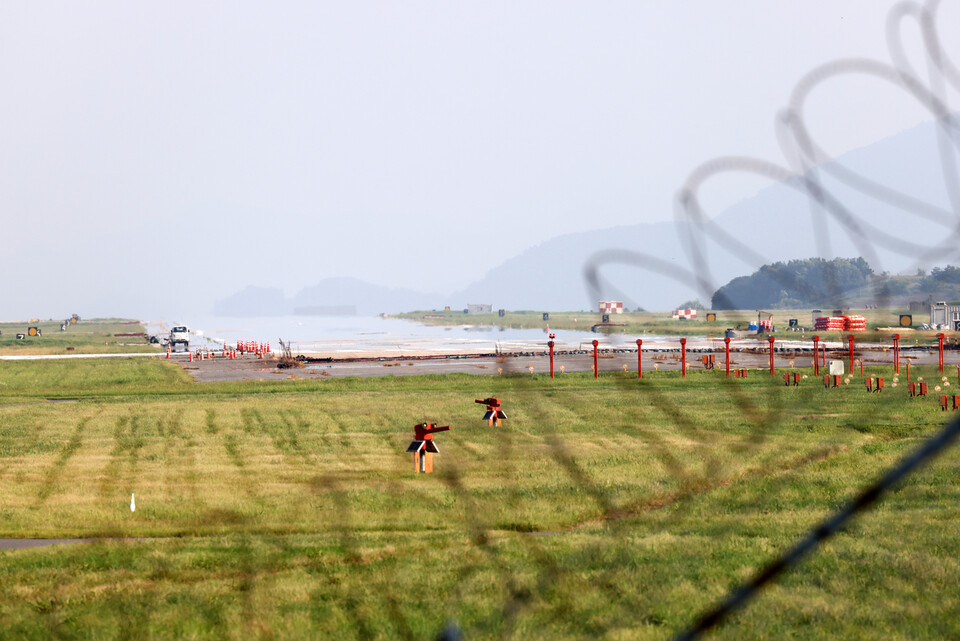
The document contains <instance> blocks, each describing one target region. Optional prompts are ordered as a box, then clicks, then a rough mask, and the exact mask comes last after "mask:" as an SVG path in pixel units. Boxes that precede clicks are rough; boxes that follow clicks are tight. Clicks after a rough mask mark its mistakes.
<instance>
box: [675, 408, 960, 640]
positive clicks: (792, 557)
mask: <svg viewBox="0 0 960 641" xmlns="http://www.w3.org/2000/svg"><path fill="white" fill-rule="evenodd" d="M958 435H960V418H956V419H954V420H953V421H951V422H950V423H947V425H946V426H945V427H944V428H943V429H942V430H941V431H940V432H939V433H938V434H937V435H936V436H933V437H931V438H930V439H928V440H927V441H926V442H925V443H924V444H923V445H921V446H920V447H919V448H917V449H916V450H915V451H914V452H913V453H912V454H910V455H909V456H906V457H904V458H903V459H902V460H901V461H900V462H899V463H898V464H897V465H896V466H894V467H893V468H891V469H890V471H888V472H887V473H886V474H885V475H884V476H882V477H881V478H880V479H879V480H878V481H877V482H876V483H874V484H873V485H871V486H870V487H868V488H867V489H866V490H864V491H863V492H861V493H860V495H859V496H857V498H855V499H854V500H852V501H850V503H848V504H847V505H846V506H845V507H844V508H843V509H842V510H840V511H839V512H837V513H836V514H834V515H833V516H831V517H830V518H828V519H827V520H826V521H824V522H823V523H821V524H820V525H818V526H817V527H816V528H814V529H813V531H812V532H810V534H808V535H807V536H806V538H804V539H803V540H802V541H800V542H799V543H798V544H797V545H795V546H794V547H793V548H792V549H791V550H789V551H788V552H787V553H786V554H784V555H783V556H781V557H780V558H778V559H777V560H775V561H774V562H773V563H771V564H769V565H768V566H767V567H765V568H764V569H763V570H762V571H761V572H760V573H759V574H757V576H755V577H754V578H753V579H751V580H750V581H748V582H747V583H745V584H743V585H742V586H740V587H739V588H737V589H736V590H734V591H733V592H731V593H730V595H729V596H728V597H727V598H726V599H724V600H723V602H721V603H720V604H719V605H718V606H717V607H716V608H714V609H713V610H710V611H709V612H707V613H706V614H704V615H703V616H702V617H700V620H698V621H697V622H696V624H694V626H693V627H691V628H690V629H688V630H686V631H685V632H683V633H682V634H680V635H678V636H677V637H675V640H676V641H691V640H692V639H697V638H700V636H701V635H702V634H703V633H704V632H706V631H707V630H709V629H710V628H713V627H714V626H716V625H718V624H719V623H720V622H722V621H723V620H724V619H725V618H726V616H727V615H728V614H730V613H731V612H733V611H734V610H736V609H737V608H739V607H741V606H743V605H745V604H746V603H747V602H749V601H750V600H751V599H752V598H754V597H755V596H756V595H757V592H758V591H759V590H760V588H762V587H763V586H764V585H766V584H767V583H770V582H771V581H773V580H774V579H776V578H777V577H778V576H779V575H781V574H782V573H784V572H785V571H787V570H788V569H790V568H791V567H792V566H794V565H796V564H797V563H798V562H800V561H801V560H802V559H803V557H805V556H806V555H807V554H809V553H810V552H813V551H814V550H815V549H816V548H817V546H818V545H820V544H821V543H822V542H823V541H826V540H827V539H829V538H830V537H831V536H833V535H834V534H836V533H837V532H838V531H840V529H841V528H842V527H843V526H844V525H845V524H846V522H847V521H849V520H850V519H851V518H853V517H854V516H856V515H857V514H858V513H859V512H862V511H864V510H866V509H867V508H869V507H870V506H871V505H873V504H874V503H875V502H876V501H877V500H878V499H879V498H880V497H881V496H882V495H883V493H884V492H886V491H887V490H889V489H890V488H891V487H893V486H894V485H896V484H897V483H898V482H899V481H900V480H901V479H903V477H905V476H907V475H908V474H910V473H911V472H912V471H914V470H915V469H916V468H917V467H919V466H920V465H922V464H924V463H926V462H927V461H928V460H930V459H932V458H933V457H934V456H936V455H937V454H939V453H940V452H942V451H943V450H945V449H946V448H948V447H949V446H950V445H951V444H952V443H953V442H954V441H955V440H956V438H957V436H958Z"/></svg>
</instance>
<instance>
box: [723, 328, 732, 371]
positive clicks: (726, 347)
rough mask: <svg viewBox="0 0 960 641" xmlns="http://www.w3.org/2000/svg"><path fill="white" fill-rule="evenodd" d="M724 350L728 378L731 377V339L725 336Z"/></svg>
mask: <svg viewBox="0 0 960 641" xmlns="http://www.w3.org/2000/svg"><path fill="white" fill-rule="evenodd" d="M723 349H724V351H725V352H726V359H727V376H730V337H729V336H724V338H723Z"/></svg>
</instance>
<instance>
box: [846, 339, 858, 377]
mask: <svg viewBox="0 0 960 641" xmlns="http://www.w3.org/2000/svg"><path fill="white" fill-rule="evenodd" d="M848 340H849V341H850V373H851V374H856V372H855V371H854V368H853V360H854V351H853V341H854V340H855V337H854V335H853V334H850V336H849V338H848Z"/></svg>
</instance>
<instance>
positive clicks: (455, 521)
mask: <svg viewBox="0 0 960 641" xmlns="http://www.w3.org/2000/svg"><path fill="white" fill-rule="evenodd" d="M916 371H917V370H916V368H915V369H914V370H913V372H912V373H913V375H914V376H916V375H917V374H916V373H915V372H916ZM920 375H923V376H924V377H925V378H926V379H927V380H928V381H933V380H935V379H938V376H937V375H936V373H935V371H934V369H932V368H929V369H922V371H920ZM634 376H635V374H634ZM953 384H954V385H956V381H953ZM888 385H889V382H888ZM949 389H950V390H957V391H960V390H958V389H957V388H956V387H951V388H949ZM931 392H932V390H931ZM489 395H493V396H498V397H500V398H502V399H503V403H504V410H505V411H506V413H507V415H508V416H509V419H508V420H507V421H506V422H505V425H504V427H502V428H491V427H488V426H487V425H486V424H485V423H483V422H482V421H480V417H481V415H482V413H483V407H482V406H480V405H477V404H475V403H474V402H473V400H474V399H475V398H483V397H485V396H489ZM47 399H77V400H75V401H71V402H64V403H48V402H45V401H47ZM12 403H33V404H26V405H16V406H12V405H11V404H12ZM0 405H3V407H0V497H2V499H0V536H3V537H138V538H131V539H130V540H105V541H101V542H97V543H92V544H76V545H66V546H57V547H51V548H42V549H30V550H18V551H11V552H0V559H2V561H3V563H2V565H0V630H3V633H2V634H0V636H9V637H10V638H36V639H47V638H51V637H53V638H65V639H72V638H84V639H88V638H98V639H100V638H117V639H121V638H124V639H125V638H144V637H150V638H161V639H162V638H195V639H207V638H209V639H219V638H228V639H232V638H236V639H249V638H302V639H316V638H335V639H354V638H361V639H394V638H403V639H430V638H435V637H436V635H437V634H438V632H439V631H440V630H441V629H442V628H443V626H444V625H445V623H446V622H448V621H455V622H456V623H457V624H458V625H459V626H460V627H461V628H462V629H463V635H464V638H465V639H491V638H503V637H509V638H550V639H580V638H600V637H602V638H609V639H664V638H669V637H670V636H671V635H673V634H675V633H676V632H677V631H678V630H680V629H681V628H683V627H684V626H686V625H687V624H689V623H690V622H691V621H692V620H693V619H694V618H695V617H696V615H697V614H698V613H700V612H702V611H703V610H704V609H705V608H707V607H708V606H710V605H711V604H713V603H714V602H715V601H716V600H717V599H719V598H720V597H721V596H722V595H723V594H724V593H725V592H726V591H727V590H728V589H730V588H731V587H732V586H734V585H736V584H737V583H739V582H740V581H742V580H744V579H745V578H747V577H748V576H750V575H751V573H753V572H754V571H755V570H756V569H757V568H759V567H760V566H762V565H763V564H764V563H765V562H767V561H768V560H770V559H771V558H773V556H774V555H776V554H777V553H778V552H779V551H782V550H784V549H785V548H786V547H788V546H789V545H790V544H791V543H792V542H794V541H795V540H796V539H797V538H798V537H800V536H802V534H803V533H804V532H805V531H806V530H807V529H809V528H810V527H812V526H813V525H814V524H815V523H816V522H817V521H818V520H819V519H822V518H823V517H824V516H826V515H827V514H829V513H830V512H831V511H833V510H835V509H837V508H838V507H839V506H841V505H842V504H843V503H844V502H845V501H846V500H847V499H848V498H850V497H851V496H852V495H853V494H855V492H856V490H857V489H858V488H860V487H862V486H864V485H865V484H867V483H869V482H870V481H871V480H873V479H874V478H875V477H876V476H877V475H878V474H879V473H880V472H881V471H882V470H883V469H884V468H885V467H887V466H889V465H891V464H892V463H894V462H895V461H896V460H897V459H898V458H899V457H900V456H902V455H903V454H905V453H906V452H908V451H910V450H911V449H912V448H914V447H915V446H916V445H917V444H918V443H919V442H920V441H921V440H922V439H923V438H924V437H925V436H928V435H930V434H932V433H933V432H934V431H935V430H936V429H937V427H938V426H939V425H940V424H941V423H942V421H943V420H944V417H945V415H944V414H943V413H942V412H940V411H939V408H938V407H937V403H936V401H935V400H934V399H932V398H928V399H910V398H909V397H908V396H907V394H906V393H905V390H904V389H903V387H902V386H901V387H899V388H896V389H893V388H888V389H887V390H886V391H885V392H884V393H883V394H868V393H867V392H866V391H864V390H863V389H862V385H861V384H860V382H859V379H855V380H854V382H853V383H851V385H850V386H848V387H844V388H840V389H831V390H826V389H824V388H823V386H822V385H821V384H820V383H819V382H818V381H814V380H813V377H810V378H808V379H806V380H805V381H804V384H803V385H802V386H801V387H799V388H787V387H784V386H783V385H782V381H781V380H780V379H779V378H777V379H776V380H771V377H769V376H765V375H762V374H760V373H758V372H754V373H751V375H750V378H748V379H746V380H733V379H725V378H724V377H723V376H722V374H720V373H719V372H706V371H697V372H693V373H692V374H691V375H690V376H689V377H688V378H687V379H685V380H684V379H681V378H680V376H679V373H676V372H668V373H664V372H658V373H649V374H647V375H645V377H644V379H643V381H642V382H641V381H637V380H636V378H633V377H630V376H629V375H623V374H621V373H617V374H609V375H605V376H604V377H602V378H601V380H600V381H594V380H593V379H592V378H591V377H590V376H588V375H583V376H580V375H565V376H563V377H560V378H558V379H557V380H553V381H552V380H550V379H549V378H548V377H543V376H519V375H517V376H466V375H448V376H435V377H396V378H383V379H335V380H327V381H307V380H300V381H284V382H250V383H229V384H226V383H224V384H197V383H193V382H192V381H191V380H190V379H189V377H187V376H186V375H185V374H184V373H183V372H182V370H180V369H179V368H177V367H176V366H175V365H172V364H170V363H168V362H164V361H150V362H147V361H135V360H132V359H129V360H127V359H119V360H116V361H114V362H109V363H97V362H87V361H73V362H66V363H65V362H59V363H50V362H7V363H2V364H0ZM422 420H430V421H431V422H440V423H442V424H450V425H452V426H453V429H452V430H451V431H450V432H446V433H442V434H439V435H438V436H437V443H438V445H439V448H440V452H441V454H440V455H439V456H438V457H437V459H436V461H435V466H436V472H435V473H434V474H432V475H415V474H414V473H413V461H412V458H411V455H409V454H405V453H404V449H405V448H406V446H407V444H408V443H409V441H410V440H411V438H412V425H413V424H414V423H417V422H419V421H422ZM958 482H960V452H956V451H949V452H947V453H946V454H945V455H944V456H942V457H941V458H939V459H938V460H937V461H936V462H935V463H934V464H933V465H931V466H930V467H928V468H926V469H924V470H923V471H921V472H920V473H919V474H917V475H915V476H914V477H912V478H910V479H909V480H908V481H907V482H906V483H905V484H904V485H902V486H901V487H900V488H899V489H898V490H897V491H895V492H894V493H892V494H891V495H890V496H889V497H888V499H887V500H886V501H885V502H883V503H881V504H880V505H879V506H878V508H877V509H876V510H874V511H873V512H871V513H869V514H866V515H864V516H862V517H860V518H858V519H857V520H856V521H855V523H854V524H853V525H852V527H850V528H848V529H847V530H846V531H845V532H843V533H842V534H840V535H839V536H837V537H836V538H835V539H833V540H832V541H831V542H829V543H828V544H827V545H826V546H824V548H823V549H822V550H820V551H819V552H818V553H817V554H816V555H814V556H813V557H811V558H810V559H809V560H808V561H806V562H805V563H804V564H803V565H802V566H800V567H799V568H797V569H796V570H795V571H793V572H791V573H790V574H788V575H787V576H786V577H785V578H784V579H783V580H782V581H780V582H779V583H778V584H777V585H776V586H775V587H773V588H771V589H769V590H767V591H766V592H765V593H763V594H762V596H761V597H760V598H759V599H758V600H756V601H755V602H753V603H751V604H750V605H749V606H748V607H747V608H746V609H745V610H743V611H742V612H740V613H739V614H737V615H735V616H734V617H733V618H732V619H731V620H730V621H729V622H728V624H727V625H725V626H724V627H723V628H721V629H720V630H719V631H718V632H717V633H716V634H715V635H712V637H711V638H718V639H770V638H785V637H788V638H802V639H805V638H810V639H814V638H816V639H819V638H838V637H840V638H863V639H867V638H871V639H872V638H878V637H883V638H886V639H907V638H950V637H956V636H958V634H960V618H958V616H957V615H958V614H960V578H958V577H960V541H958V537H957V536H956V533H957V526H958V523H960V501H958V499H960V483H958ZM133 492H135V493H136V499H137V510H136V511H135V512H131V511H130V509H129V503H130V494H131V493H133ZM139 537H142V538H139Z"/></svg>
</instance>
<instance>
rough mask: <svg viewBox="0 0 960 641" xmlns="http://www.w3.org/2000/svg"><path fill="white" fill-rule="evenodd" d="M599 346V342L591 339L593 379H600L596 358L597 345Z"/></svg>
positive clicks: (597, 358)
mask: <svg viewBox="0 0 960 641" xmlns="http://www.w3.org/2000/svg"><path fill="white" fill-rule="evenodd" d="M599 344H600V341H598V340H597V339H593V377H594V378H600V360H599V356H597V345H599Z"/></svg>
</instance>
